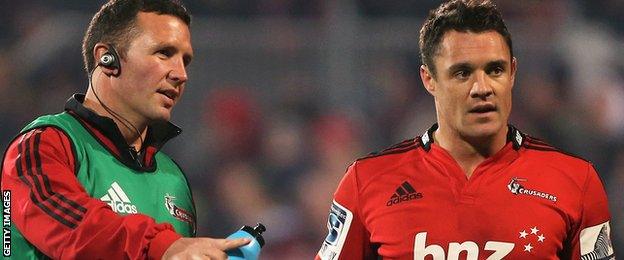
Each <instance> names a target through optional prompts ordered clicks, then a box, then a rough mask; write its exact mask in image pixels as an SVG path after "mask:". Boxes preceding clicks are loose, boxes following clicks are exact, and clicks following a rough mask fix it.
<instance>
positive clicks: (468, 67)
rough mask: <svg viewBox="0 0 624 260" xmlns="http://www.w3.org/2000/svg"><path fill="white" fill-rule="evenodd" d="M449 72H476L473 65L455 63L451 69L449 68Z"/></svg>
mask: <svg viewBox="0 0 624 260" xmlns="http://www.w3.org/2000/svg"><path fill="white" fill-rule="evenodd" d="M448 70H449V71H450V72H451V73H453V72H455V71H459V70H469V71H472V70H474V66H472V64H470V63H468V62H462V63H455V64H453V65H452V66H451V67H449V69H448Z"/></svg>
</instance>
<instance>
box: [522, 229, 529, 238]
mask: <svg viewBox="0 0 624 260" xmlns="http://www.w3.org/2000/svg"><path fill="white" fill-rule="evenodd" d="M528 234H529V233H527V232H524V230H522V232H520V238H526V237H527V235H528Z"/></svg>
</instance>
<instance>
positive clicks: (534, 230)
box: [531, 227, 539, 235]
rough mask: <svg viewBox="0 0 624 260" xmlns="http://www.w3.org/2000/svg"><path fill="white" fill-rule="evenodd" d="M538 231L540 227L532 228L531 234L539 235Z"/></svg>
mask: <svg viewBox="0 0 624 260" xmlns="http://www.w3.org/2000/svg"><path fill="white" fill-rule="evenodd" d="M538 231H539V229H537V227H533V228H532V229H531V234H535V235H537V232H538Z"/></svg>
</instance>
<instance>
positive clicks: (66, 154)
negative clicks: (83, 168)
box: [2, 127, 180, 259]
mask: <svg viewBox="0 0 624 260" xmlns="http://www.w3.org/2000/svg"><path fill="white" fill-rule="evenodd" d="M2 166H3V167H2V190H10V191H11V196H12V197H11V200H12V210H13V212H12V216H11V217H12V220H13V223H14V225H15V227H16V228H17V229H18V230H19V231H20V232H21V233H22V235H23V236H24V237H25V238H26V239H27V240H28V241H29V242H30V243H32V244H33V245H34V246H36V247H37V248H38V249H39V250H40V251H42V252H43V253H44V254H46V255H48V256H49V257H51V258H54V259H96V258H102V257H104V256H105V257H106V258H109V259H145V258H154V259H160V258H161V257H162V255H163V253H164V252H165V250H166V249H167V248H168V247H169V245H171V244H172V243H173V242H174V241H175V240H176V239H178V238H180V235H178V234H177V233H175V232H174V231H173V227H172V226H171V225H170V224H157V223H155V221H154V219H152V218H151V217H149V216H146V215H142V214H132V215H127V216H119V215H117V214H116V213H115V212H113V211H112V210H111V208H110V207H109V206H108V205H107V204H106V203H104V202H102V201H100V200H98V199H95V198H91V197H89V194H87V192H86V191H85V189H84V188H83V186H82V185H81V184H80V182H79V181H78V179H77V178H76V174H75V172H74V169H75V168H74V166H75V162H74V155H73V152H72V147H71V143H70V140H69V138H68V137H67V136H66V135H65V134H64V133H63V132H62V131H60V130H58V129H56V128H52V127H47V128H41V129H34V130H31V131H30V132H27V133H25V134H23V135H21V136H18V137H17V138H16V139H15V140H14V141H13V142H12V143H11V145H10V146H9V148H8V149H7V152H6V154H5V157H4V161H3V164H2Z"/></svg>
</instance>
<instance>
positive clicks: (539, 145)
mask: <svg viewBox="0 0 624 260" xmlns="http://www.w3.org/2000/svg"><path fill="white" fill-rule="evenodd" d="M523 147H524V148H526V149H530V150H537V151H545V152H557V153H560V154H563V155H567V156H570V157H574V158H577V159H580V160H583V161H585V162H587V163H591V162H590V161H589V160H587V159H585V158H583V157H581V156H579V155H576V154H573V153H570V152H567V151H563V150H561V149H559V148H557V147H554V146H552V145H550V144H548V143H546V142H544V141H542V140H541V139H538V138H535V137H532V136H528V138H527V142H525V143H524V145H523Z"/></svg>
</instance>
